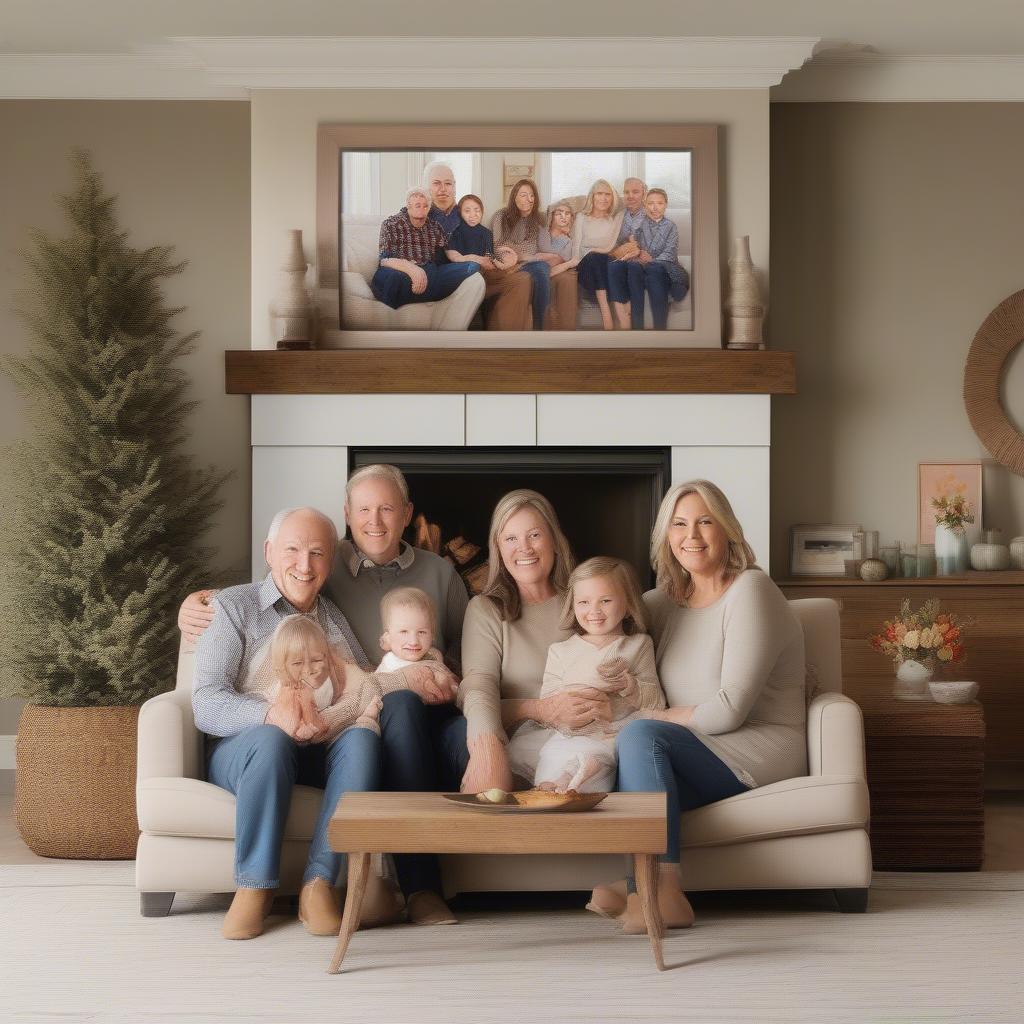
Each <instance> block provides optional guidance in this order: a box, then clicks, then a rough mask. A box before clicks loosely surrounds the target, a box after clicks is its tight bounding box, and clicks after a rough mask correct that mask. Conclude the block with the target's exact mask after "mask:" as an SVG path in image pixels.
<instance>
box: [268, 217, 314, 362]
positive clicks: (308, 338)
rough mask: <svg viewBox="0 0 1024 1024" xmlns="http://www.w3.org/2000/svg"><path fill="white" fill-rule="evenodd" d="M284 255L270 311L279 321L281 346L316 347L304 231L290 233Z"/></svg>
mask: <svg viewBox="0 0 1024 1024" xmlns="http://www.w3.org/2000/svg"><path fill="white" fill-rule="evenodd" d="M286 236H287V237H286V241H285V250H284V258H283V259H282V261H281V281H280V286H279V287H278V290H277V294H276V295H275V296H274V301H273V302H272V303H271V306H270V312H271V314H272V315H273V316H275V317H276V318H277V320H278V322H279V337H278V340H277V347H278V348H285V349H304V348H312V347H313V341H312V331H311V330H310V320H311V313H312V307H311V304H310V301H309V294H308V293H307V291H306V270H307V269H308V264H307V263H306V256H305V253H304V252H303V251H302V232H301V231H300V230H297V229H295V230H291V231H288V232H286Z"/></svg>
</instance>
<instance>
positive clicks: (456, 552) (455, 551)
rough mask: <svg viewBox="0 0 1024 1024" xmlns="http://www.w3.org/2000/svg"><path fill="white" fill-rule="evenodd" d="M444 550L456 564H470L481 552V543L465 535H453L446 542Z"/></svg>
mask: <svg viewBox="0 0 1024 1024" xmlns="http://www.w3.org/2000/svg"><path fill="white" fill-rule="evenodd" d="M444 551H445V554H446V555H447V556H448V557H449V558H450V559H451V560H452V561H453V562H454V563H455V564H456V565H469V563H470V562H472V561H473V559H474V558H476V556H477V555H479V554H480V545H479V544H474V543H473V542H472V541H471V540H466V538H465V537H453V538H452V539H451V540H450V541H448V543H447V544H445V546H444Z"/></svg>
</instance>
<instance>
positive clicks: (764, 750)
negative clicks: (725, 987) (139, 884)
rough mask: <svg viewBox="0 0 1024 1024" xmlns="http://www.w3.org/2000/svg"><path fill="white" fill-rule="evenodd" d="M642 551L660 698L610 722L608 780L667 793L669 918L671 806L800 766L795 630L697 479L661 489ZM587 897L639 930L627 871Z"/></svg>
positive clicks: (718, 796) (731, 523)
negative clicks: (663, 705)
mask: <svg viewBox="0 0 1024 1024" xmlns="http://www.w3.org/2000/svg"><path fill="white" fill-rule="evenodd" d="M651 563H652V565H653V566H654V568H655V570H656V572H657V588H656V589H655V590H652V591H650V592H648V593H647V594H645V595H644V602H645V604H646V605H647V611H648V614H649V617H650V620H651V622H650V626H651V636H652V638H653V640H654V644H655V650H656V661H657V666H658V676H659V678H660V680H661V685H662V687H663V689H664V691H665V697H666V699H667V701H668V708H667V709H666V710H664V711H651V712H648V713H647V714H648V718H647V719H646V720H642V721H634V722H630V723H629V724H628V725H627V726H626V727H625V728H624V729H623V730H622V732H621V733H620V734H619V741H618V755H619V789H620V790H622V791H626V792H652V791H664V792H665V793H666V795H667V797H668V800H667V807H668V815H667V819H668V820H667V824H666V827H667V832H668V852H667V853H666V854H665V855H664V857H663V858H662V864H661V869H660V876H659V894H658V895H659V902H660V903H661V909H662V914H663V916H664V918H665V923H666V924H667V925H669V927H677V928H680V927H686V926H687V925H689V924H692V922H693V909H692V908H691V907H690V904H689V901H688V900H687V899H686V896H685V895H684V894H683V892H682V890H681V887H680V874H679V857H680V835H679V816H680V814H681V812H683V811H687V810H691V809H693V808H695V807H702V806H704V805H705V804H710V803H714V802H715V801H717V800H724V799H725V798H727V797H730V796H734V795H736V794H737V793H741V792H743V791H744V790H746V789H749V788H752V787H754V786H764V785H767V784H768V783H772V782H778V781H780V780H782V779H789V778H795V777H797V776H800V775H806V774H807V730H806V704H805V698H804V638H803V631H802V630H801V628H800V624H799V622H798V621H797V619H796V616H795V615H794V614H793V613H792V611H791V610H790V608H789V604H788V602H787V601H786V598H785V597H784V596H783V595H782V592H781V591H780V590H779V589H778V587H776V586H775V584H774V583H772V581H771V580H770V579H769V578H768V577H767V576H766V575H765V574H764V573H763V572H762V571H761V570H760V569H759V568H758V567H757V566H756V565H755V564H754V552H753V551H752V550H751V548H750V545H749V544H747V542H746V541H745V540H744V538H743V528H742V527H741V526H740V524H739V522H738V520H737V519H736V516H735V514H734V513H733V510H732V507H731V506H730V504H729V501H728V499H727V498H726V497H725V495H724V494H723V493H722V492H721V491H720V490H719V489H718V488H717V487H716V486H715V485H714V484H712V483H710V482H708V481H707V480H694V481H691V482H689V483H685V484H679V485H677V486H676V487H673V488H672V489H671V490H670V491H669V492H668V494H666V495H665V499H664V501H663V502H662V503H661V508H660V509H659V511H658V517H657V520H656V522H655V526H654V533H653V535H652V538H651ZM627 890H628V891H627ZM590 909H592V910H595V911H596V912H598V913H601V914H604V915H605V916H617V917H618V918H619V920H620V921H621V923H622V925H623V928H624V930H625V931H627V932H630V933H635V932H642V931H645V930H646V926H645V925H644V919H643V913H642V911H641V908H640V905H639V900H638V898H637V896H636V893H635V891H633V886H632V885H631V884H627V882H619V883H616V884H615V885H612V886H599V887H598V888H597V889H595V890H594V895H593V898H592V900H591V903H590Z"/></svg>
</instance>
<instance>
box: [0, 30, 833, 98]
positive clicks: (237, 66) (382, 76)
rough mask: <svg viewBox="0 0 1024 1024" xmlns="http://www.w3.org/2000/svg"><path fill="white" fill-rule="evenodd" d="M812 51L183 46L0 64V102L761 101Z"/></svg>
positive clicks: (785, 45) (417, 41)
mask: <svg viewBox="0 0 1024 1024" xmlns="http://www.w3.org/2000/svg"><path fill="white" fill-rule="evenodd" d="M817 42H818V40H817V39H816V38H809V37H806V38H805V37H792V38H791V37H778V38H776V37H746V38H739V37H737V38H712V37H669V38H664V39H658V38H649V37H620V38H561V37H546V38H529V39H527V38H511V39H493V38H459V39H453V38H451V37H443V38H434V37H427V38H424V37H398V36H395V37H359V38H355V37H345V38H341V37H337V38H315V37H307V38H295V37H287V38H284V37H281V38H270V37H230V38H229V37H197V36H181V37H175V38H172V39H169V40H168V41H167V42H166V44H163V45H160V46H156V47H147V48H144V49H140V50H139V51H138V52H136V53H132V54H100V55H94V54H90V55H82V54H72V55H67V56H62V55H56V54H26V55H0V96H2V97H5V98H8V99H58V98H75V99H246V98H248V96H249V94H250V92H252V91H253V90H262V89H423V88H434V89H512V88H514V89H518V90H522V89H531V90H540V89H615V90H622V89H768V88H770V87H772V86H774V85H778V83H779V82H781V81H782V77H783V75H785V74H786V73H787V72H788V71H791V70H793V69H794V68H798V67H800V66H801V65H802V64H803V63H804V61H806V60H808V59H809V58H810V56H811V54H812V52H813V50H814V46H815V44H816V43H817ZM638 53H642V54H643V60H639V61H638V60H637V54H638ZM470 57H471V60H469V61H467V58H470Z"/></svg>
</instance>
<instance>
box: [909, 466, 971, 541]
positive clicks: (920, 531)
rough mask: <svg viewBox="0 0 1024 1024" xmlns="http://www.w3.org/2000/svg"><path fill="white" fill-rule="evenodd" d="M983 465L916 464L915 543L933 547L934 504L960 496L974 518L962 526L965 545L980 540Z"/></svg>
mask: <svg viewBox="0 0 1024 1024" xmlns="http://www.w3.org/2000/svg"><path fill="white" fill-rule="evenodd" d="M981 467H982V464H981V463H980V462H978V461H975V462H919V463H918V465H917V521H918V525H917V539H918V543H920V544H934V543H935V506H934V505H933V504H932V502H933V501H935V500H941V499H943V498H945V499H946V500H949V499H950V498H954V497H957V496H962V497H963V498H964V499H965V500H966V502H967V507H968V508H969V509H970V511H971V513H972V514H973V516H974V522H973V523H966V524H965V525H964V532H965V533H966V534H967V543H968V544H977V543H978V541H980V540H981V533H982V530H981V496H982V468H981Z"/></svg>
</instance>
